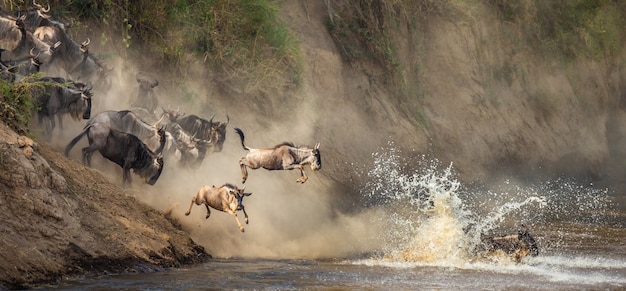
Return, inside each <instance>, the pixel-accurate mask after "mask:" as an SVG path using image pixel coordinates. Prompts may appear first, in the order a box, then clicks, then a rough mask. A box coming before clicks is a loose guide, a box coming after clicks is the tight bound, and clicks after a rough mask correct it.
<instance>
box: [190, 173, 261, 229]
mask: <svg viewBox="0 0 626 291" xmlns="http://www.w3.org/2000/svg"><path fill="white" fill-rule="evenodd" d="M245 188H246V187H243V188H238V187H237V186H235V185H233V184H230V183H226V184H224V185H222V186H220V187H219V188H218V187H215V186H202V187H201V188H200V190H199V191H198V193H197V194H196V195H195V196H193V198H191V204H190V205H189V210H187V212H186V213H185V215H189V214H190V213H191V208H192V207H193V204H194V203H195V204H196V205H202V204H204V206H205V207H206V219H208V218H209V216H211V209H210V208H209V206H210V207H213V208H214V209H216V210H219V211H223V212H226V213H229V214H230V215H232V216H234V217H235V221H237V226H239V230H241V232H244V229H243V225H241V222H240V221H239V218H237V213H236V211H237V210H241V211H243V214H244V216H245V218H244V220H245V222H246V224H248V214H247V213H246V209H245V208H244V207H243V197H245V196H250V195H252V193H244V190H245Z"/></svg>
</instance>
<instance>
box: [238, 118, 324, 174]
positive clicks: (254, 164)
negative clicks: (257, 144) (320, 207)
mask: <svg viewBox="0 0 626 291" xmlns="http://www.w3.org/2000/svg"><path fill="white" fill-rule="evenodd" d="M235 131H236V132H237V134H238V135H239V137H240V138H241V146H242V147H243V149H244V150H247V151H249V152H248V154H247V155H246V156H245V157H243V158H241V159H240V160H239V166H240V167H241V176H242V179H243V183H245V182H246V180H247V179H248V169H247V168H250V169H258V168H261V167H263V168H264V169H266V170H293V169H299V170H300V178H298V179H297V180H296V182H299V183H304V182H306V180H307V179H308V177H307V175H306V173H305V172H304V166H306V165H307V164H309V165H310V166H311V170H313V171H317V170H319V169H321V168H322V157H321V155H320V150H319V147H320V145H319V143H318V144H316V145H315V147H314V148H310V147H307V146H299V147H296V146H295V145H294V144H293V143H290V142H284V143H281V144H278V145H276V146H274V147H273V148H265V149H253V148H248V147H247V146H246V145H245V144H244V135H243V131H241V129H239V128H235Z"/></svg>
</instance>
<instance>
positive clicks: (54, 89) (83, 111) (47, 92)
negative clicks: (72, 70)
mask: <svg viewBox="0 0 626 291" xmlns="http://www.w3.org/2000/svg"><path fill="white" fill-rule="evenodd" d="M31 94H32V96H33V98H34V99H35V102H36V106H37V117H38V120H39V123H40V124H41V123H42V122H43V124H44V128H45V134H46V138H47V139H48V140H50V139H51V138H52V131H53V130H54V127H55V121H54V118H55V116H56V115H57V114H62V113H68V114H69V115H70V116H71V117H72V118H73V119H75V120H80V119H81V118H82V119H89V118H90V117H91V98H92V93H91V87H88V86H86V85H85V84H83V83H75V82H72V81H66V80H65V79H63V78H50V77H44V78H40V79H36V80H34V83H33V85H32V87H31Z"/></svg>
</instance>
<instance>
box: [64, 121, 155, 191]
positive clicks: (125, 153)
mask: <svg viewBox="0 0 626 291" xmlns="http://www.w3.org/2000/svg"><path fill="white" fill-rule="evenodd" d="M85 135H87V138H88V139H89V146H87V147H85V148H83V149H82V153H83V164H85V165H87V166H91V156H92V155H93V153H94V152H95V151H99V152H100V154H101V155H102V156H103V157H105V158H107V159H109V160H110V161H112V162H114V163H116V164H118V165H119V166H120V167H122V170H123V174H122V182H123V184H124V185H128V184H130V183H131V177H130V170H131V169H132V170H133V172H134V173H135V174H137V175H139V176H140V177H142V178H143V179H144V182H146V183H147V184H150V185H154V184H155V183H156V181H157V180H158V179H159V176H160V175H161V172H162V171H163V155H162V152H163V148H164V147H165V132H164V129H159V136H160V137H161V140H160V142H161V144H160V146H159V148H158V149H157V150H156V152H153V151H151V150H150V149H149V148H148V146H146V144H144V143H143V142H142V141H141V140H140V139H139V138H138V137H136V136H134V135H132V134H128V133H124V132H121V131H118V130H115V129H112V128H110V127H108V126H106V125H103V124H100V123H96V124H87V126H85V128H84V129H83V131H82V132H81V133H80V134H79V135H78V136H76V137H75V138H74V139H72V141H70V143H69V144H68V145H67V146H66V147H65V156H68V157H69V153H70V151H71V150H72V147H74V145H76V143H77V142H78V141H79V140H80V139H81V138H82V137H83V136H85Z"/></svg>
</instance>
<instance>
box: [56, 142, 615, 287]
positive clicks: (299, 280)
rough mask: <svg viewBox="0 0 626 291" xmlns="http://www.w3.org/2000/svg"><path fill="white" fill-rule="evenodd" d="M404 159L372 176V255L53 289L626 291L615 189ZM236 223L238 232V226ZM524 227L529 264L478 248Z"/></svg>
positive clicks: (390, 155) (211, 267)
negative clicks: (478, 173) (461, 174)
mask: <svg viewBox="0 0 626 291" xmlns="http://www.w3.org/2000/svg"><path fill="white" fill-rule="evenodd" d="M400 156H401V155H399V154H397V153H395V152H394V151H388V152H387V153H384V154H378V155H376V161H375V166H374V167H373V168H372V170H371V171H369V172H368V173H366V174H367V175H368V180H369V181H370V182H369V183H368V185H366V186H365V187H364V190H363V193H362V195H363V197H365V199H364V201H365V202H364V204H363V205H362V207H363V209H370V210H371V209H378V210H379V211H378V212H377V213H379V215H372V216H369V218H368V219H370V221H371V225H378V226H381V225H382V229H383V230H384V231H379V233H377V234H376V235H375V236H376V237H375V238H372V241H374V243H373V245H374V247H371V248H369V249H367V251H363V250H361V251H360V252H356V253H352V254H349V255H344V256H339V257H337V256H334V257H333V256H331V257H320V258H315V257H313V258H300V257H289V256H287V257H278V258H266V257H254V256H243V257H241V256H240V257H238V256H236V255H234V256H233V255H229V256H224V257H217V258H215V259H213V260H211V261H209V262H207V263H205V264H201V265H197V266H192V267H185V268H180V269H175V270H168V271H161V272H155V273H148V274H122V275H110V276H98V277H84V278H72V279H67V280H64V281H62V282H60V283H59V284H58V285H55V286H48V287H47V288H49V289H56V290H111V289H116V290H119V289H123V290H210V289H229V290H231V289H243V290H251V289H257V290H300V289H334V290H424V289H426V290H459V289H460V290H485V289H487V290H581V289H583V290H623V289H626V214H625V213H624V212H623V211H620V210H618V209H617V207H615V204H614V203H613V201H612V199H611V196H610V195H609V192H610V191H609V189H598V188H596V187H593V185H592V184H585V183H583V182H580V181H577V182H576V181H569V180H566V179H552V180H549V181H547V182H545V181H544V182H536V183H531V184H525V185H524V186H520V183H516V182H515V183H514V182H512V181H508V180H504V181H502V182H500V184H499V185H498V186H497V187H490V188H489V189H487V188H480V187H466V186H464V185H462V184H461V183H460V182H458V181H457V179H456V177H455V174H454V173H453V166H452V165H449V166H444V167H442V166H441V165H440V164H439V163H438V162H436V161H433V160H431V159H423V160H422V162H421V164H420V165H419V168H420V170H419V171H417V170H415V171H407V170H406V168H405V167H404V166H405V165H406V164H407V163H406V162H405V161H403V160H402V158H400ZM469 188H473V190H470V189H469ZM478 189H480V190H478ZM247 206H248V207H249V205H247ZM212 219H213V218H212ZM229 219H232V218H229ZM228 223H229V227H231V228H230V229H231V230H232V229H234V222H232V221H229V222H228ZM522 225H524V226H522ZM521 227H525V228H527V229H528V230H529V231H530V232H531V234H532V235H533V236H534V237H535V239H536V240H537V243H538V246H539V250H540V251H539V255H538V256H535V257H533V256H528V257H525V258H524V259H523V260H522V261H521V262H519V263H518V262H515V261H513V260H512V259H511V258H509V257H508V256H506V255H504V254H494V255H483V254H477V253H476V251H475V249H476V246H477V244H478V243H479V241H480V234H506V233H511V232H513V231H516V230H517V229H520V228H521ZM246 234H247V233H246ZM363 239H364V240H368V238H363ZM311 252H312V253H315V250H311Z"/></svg>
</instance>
